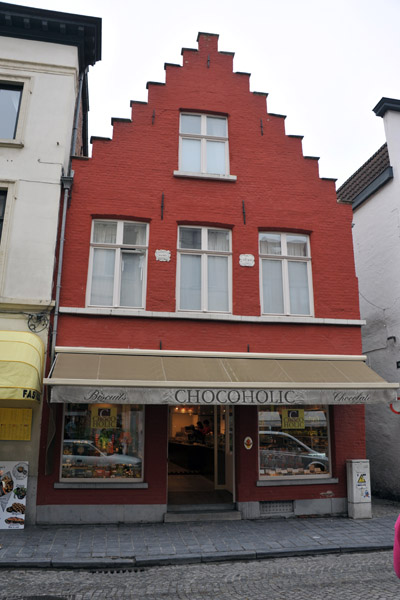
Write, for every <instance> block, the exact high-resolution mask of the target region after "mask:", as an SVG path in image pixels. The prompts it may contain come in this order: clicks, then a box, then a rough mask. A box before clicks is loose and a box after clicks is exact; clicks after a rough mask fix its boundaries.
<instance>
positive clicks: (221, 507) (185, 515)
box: [164, 503, 242, 523]
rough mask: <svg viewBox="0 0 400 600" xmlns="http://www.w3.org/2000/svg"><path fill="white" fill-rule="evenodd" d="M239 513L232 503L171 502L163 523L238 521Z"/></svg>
mask: <svg viewBox="0 0 400 600" xmlns="http://www.w3.org/2000/svg"><path fill="white" fill-rule="evenodd" d="M241 518H242V515H241V513H240V512H239V511H238V510H236V508H235V505H234V504H233V503H232V504H201V505H199V504H172V505H168V507H167V512H166V513H165V514H164V523H189V522H193V521H240V520H241Z"/></svg>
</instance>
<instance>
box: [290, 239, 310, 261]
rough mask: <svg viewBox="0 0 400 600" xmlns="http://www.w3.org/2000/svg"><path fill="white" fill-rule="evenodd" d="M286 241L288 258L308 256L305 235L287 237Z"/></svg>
mask: <svg viewBox="0 0 400 600" xmlns="http://www.w3.org/2000/svg"><path fill="white" fill-rule="evenodd" d="M286 241H287V253H288V255H289V256H308V253H307V237H306V236H305V235H287V236H286Z"/></svg>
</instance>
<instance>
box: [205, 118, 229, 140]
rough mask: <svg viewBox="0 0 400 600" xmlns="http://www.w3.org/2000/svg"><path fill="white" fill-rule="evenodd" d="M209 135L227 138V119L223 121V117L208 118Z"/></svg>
mask: <svg viewBox="0 0 400 600" xmlns="http://www.w3.org/2000/svg"><path fill="white" fill-rule="evenodd" d="M207 135H216V136H219V137H226V119H225V118H222V119H221V117H207Z"/></svg>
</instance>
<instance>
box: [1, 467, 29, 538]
mask: <svg viewBox="0 0 400 600" xmlns="http://www.w3.org/2000/svg"><path fill="white" fill-rule="evenodd" d="M27 484H28V463H27V462H17V461H0V529H23V528H24V525H25V510H26V489H27Z"/></svg>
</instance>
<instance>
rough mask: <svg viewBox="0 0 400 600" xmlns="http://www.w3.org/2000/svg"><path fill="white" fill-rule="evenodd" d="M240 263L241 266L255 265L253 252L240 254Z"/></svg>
mask: <svg viewBox="0 0 400 600" xmlns="http://www.w3.org/2000/svg"><path fill="white" fill-rule="evenodd" d="M239 265H240V266H241V267H254V265H255V258H254V256H253V255H252V254H241V255H240V256H239Z"/></svg>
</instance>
